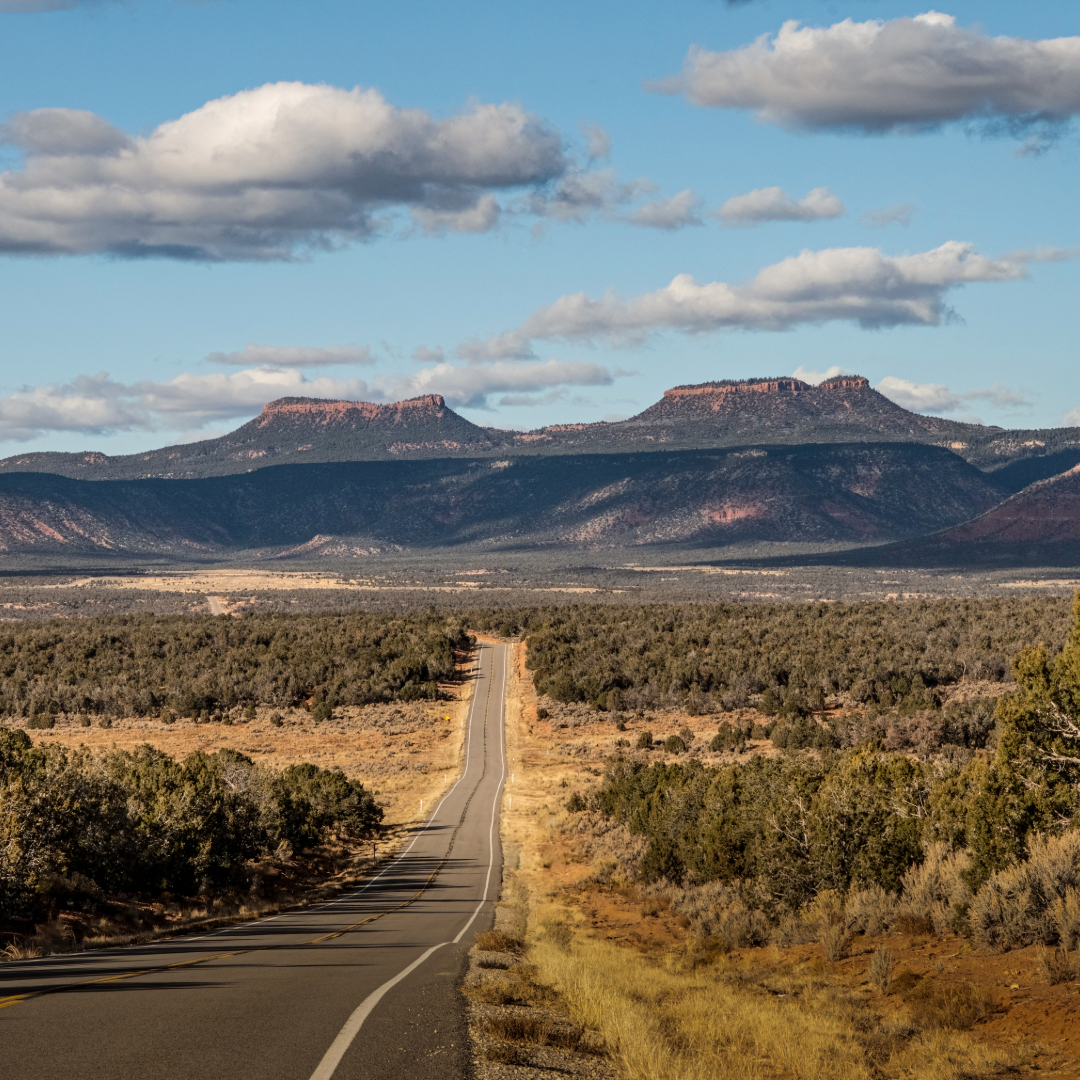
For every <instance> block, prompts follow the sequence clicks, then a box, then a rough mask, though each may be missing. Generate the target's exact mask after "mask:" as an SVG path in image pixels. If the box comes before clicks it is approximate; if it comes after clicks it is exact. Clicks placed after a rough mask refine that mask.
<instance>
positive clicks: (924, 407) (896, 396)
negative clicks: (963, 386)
mask: <svg viewBox="0 0 1080 1080" xmlns="http://www.w3.org/2000/svg"><path fill="white" fill-rule="evenodd" d="M875 389H876V390H877V391H878V392H879V393H882V394H884V395H885V396H886V397H887V398H888V399H889V400H890V401H895V402H896V404H897V405H900V406H902V407H903V408H905V409H910V410H911V411H912V412H954V411H955V410H956V409H958V408H960V405H961V404H962V403H961V400H960V397H959V396H958V395H957V394H954V393H953V392H952V391H951V390H950V389H949V388H948V387H947V386H945V385H943V384H941V383H917V382H912V381H911V380H910V379H901V378H898V377H897V376H896V375H886V376H885V378H884V379H882V380H881V382H879V383H878V384H877V387H876V388H875Z"/></svg>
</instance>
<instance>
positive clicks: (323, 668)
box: [0, 613, 468, 726]
mask: <svg viewBox="0 0 1080 1080" xmlns="http://www.w3.org/2000/svg"><path fill="white" fill-rule="evenodd" d="M467 644H468V639H467V637H466V635H465V633H464V631H463V630H462V629H461V626H460V623H459V622H457V621H456V620H453V619H450V620H448V619H446V618H445V617H443V616H440V615H435V614H433V613H429V614H417V615H407V616H387V615H382V614H380V615H362V614H350V615H248V616H245V617H243V618H239V619H232V618H220V617H219V618H214V617H210V616H205V617H192V616H155V615H127V616H124V615H117V616H104V617H100V618H93V619H85V620H74V619H56V620H53V621H50V622H46V623H21V624H15V625H11V626H7V627H5V628H4V629H3V630H0V715H6V716H13V717H20V718H21V717H47V716H49V715H50V714H53V715H55V714H57V713H67V714H82V715H95V714H97V715H105V716H157V715H160V714H161V713H162V712H163V711H165V710H169V711H171V712H173V713H175V714H177V715H180V716H198V715H200V714H202V713H211V712H213V711H214V710H218V709H230V708H234V707H236V706H238V705H247V704H252V705H254V704H264V705H276V706H284V705H294V704H297V703H299V702H301V701H307V700H309V699H310V700H312V704H313V705H315V706H319V705H322V706H323V707H326V708H333V707H334V706H335V705H362V704H366V703H368V702H374V701H394V700H397V701H412V700H416V699H419V698H437V697H438V693H439V692H438V685H437V684H438V683H439V682H440V681H446V680H450V679H452V678H453V677H454V651H455V649H458V648H461V647H463V646H466V645H467ZM43 726H47V725H43Z"/></svg>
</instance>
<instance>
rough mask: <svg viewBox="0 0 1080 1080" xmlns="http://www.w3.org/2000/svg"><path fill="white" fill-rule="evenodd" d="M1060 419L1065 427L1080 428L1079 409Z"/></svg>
mask: <svg viewBox="0 0 1080 1080" xmlns="http://www.w3.org/2000/svg"><path fill="white" fill-rule="evenodd" d="M1062 419H1063V420H1064V421H1065V425H1066V427H1080V408H1077V409H1073V410H1072V411H1071V412H1067V413H1066V414H1065V415H1064V417H1062Z"/></svg>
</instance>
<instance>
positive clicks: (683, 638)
mask: <svg viewBox="0 0 1080 1080" xmlns="http://www.w3.org/2000/svg"><path fill="white" fill-rule="evenodd" d="M469 619H470V624H471V625H473V626H477V627H478V628H491V629H495V630H499V631H501V632H503V633H515V632H520V633H522V634H523V635H524V637H525V639H526V641H527V643H528V666H529V668H530V669H531V670H532V672H533V675H534V679H535V682H536V689H537V691H538V692H539V693H541V694H548V695H550V696H551V697H552V698H554V699H555V700H556V701H564V702H572V701H587V702H592V703H595V704H597V705H598V706H599V707H601V708H605V707H613V703H612V700H610V699H612V698H613V699H614V707H616V708H618V707H622V708H631V709H639V708H652V707H656V706H659V705H677V704H683V705H685V704H690V705H691V706H692V707H696V708H698V709H700V711H703V712H707V711H718V710H721V709H725V708H726V709H734V708H740V707H745V706H747V705H748V704H750V702H751V697H752V696H753V695H757V694H760V693H762V692H764V691H769V692H771V695H772V697H773V698H775V700H776V701H777V702H778V703H780V704H785V703H786V704H789V705H790V706H791V708H790V709H789V711H805V708H804V706H805V705H806V703H809V702H811V700H813V701H815V702H818V704H817V705H816V707H817V708H819V709H820V708H821V704H820V699H821V697H822V696H827V695H833V694H843V695H845V696H846V697H847V698H848V699H849V700H851V701H853V702H856V703H865V704H875V705H878V706H881V707H893V706H896V705H900V704H902V703H904V702H905V701H908V702H909V703H910V704H913V705H918V706H920V707H921V706H926V705H931V704H935V702H936V699H935V695H934V691H935V689H936V688H940V687H948V686H951V685H955V684H956V683H958V682H960V681H961V680H963V679H967V680H972V679H979V680H992V681H1008V680H1009V679H1010V678H1011V675H1010V667H1009V665H1010V660H1011V658H1012V657H1013V656H1014V655H1015V654H1016V653H1017V652H1019V651H1020V649H1022V648H1023V647H1024V646H1027V645H1034V644H1038V643H1039V642H1047V643H1050V642H1058V643H1060V642H1062V641H1063V640H1064V639H1065V636H1066V634H1067V633H1068V628H1069V622H1070V615H1069V601H1068V600H1066V599H1064V598H1052V597H1046V598H1043V597H1023V598H1020V597H1018V598H1011V597H1006V598H995V599H989V600H912V601H903V602H897V601H891V602H890V601H865V602H858V603H813V604H790V603H786V604H654V605H642V606H631V605H628V606H625V607H614V606H601V605H587V604H583V605H577V606H572V607H571V606H565V607H558V608H532V609H522V610H519V611H511V612H507V611H492V612H489V613H486V614H478V613H474V614H470V616H469ZM937 703H940V702H937Z"/></svg>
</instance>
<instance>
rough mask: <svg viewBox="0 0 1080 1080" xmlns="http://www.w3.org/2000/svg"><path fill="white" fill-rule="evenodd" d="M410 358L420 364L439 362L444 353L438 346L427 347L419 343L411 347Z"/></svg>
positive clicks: (443, 357) (441, 360) (444, 355)
mask: <svg viewBox="0 0 1080 1080" xmlns="http://www.w3.org/2000/svg"><path fill="white" fill-rule="evenodd" d="M412 358H413V359H414V360H415V361H416V362H417V363H420V364H441V363H442V362H443V361H444V360H445V359H446V354H445V353H444V352H443V351H442V349H440V348H434V349H428V348H425V347H424V346H423V345H420V346H418V347H417V348H415V349H413V354H412Z"/></svg>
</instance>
